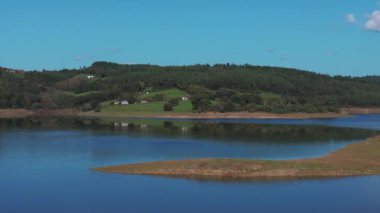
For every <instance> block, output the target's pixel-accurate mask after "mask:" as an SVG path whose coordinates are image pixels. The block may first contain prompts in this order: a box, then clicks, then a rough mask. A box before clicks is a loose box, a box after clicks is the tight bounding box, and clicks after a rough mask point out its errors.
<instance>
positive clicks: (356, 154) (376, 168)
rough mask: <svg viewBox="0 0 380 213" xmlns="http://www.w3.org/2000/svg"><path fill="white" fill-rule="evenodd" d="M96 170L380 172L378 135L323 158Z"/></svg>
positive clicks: (227, 175)
mask: <svg viewBox="0 0 380 213" xmlns="http://www.w3.org/2000/svg"><path fill="white" fill-rule="evenodd" d="M95 171H99V172H107V173H120V174H144V175H159V176H173V177H183V178H200V179H209V180H218V179H226V180H241V179H247V180H254V179H288V178H289V179H298V178H327V177H344V176H358V175H373V174H380V136H377V137H374V138H370V139H368V140H367V141H365V142H362V143H357V144H351V145H348V146H347V147H346V148H344V149H342V150H339V151H337V152H334V153H331V154H329V155H327V156H325V157H322V158H316V159H306V160H292V161H261V160H244V159H195V160H179V161H168V162H153V163H142V164H132V165H121V166H110V167H102V168H96V169H95Z"/></svg>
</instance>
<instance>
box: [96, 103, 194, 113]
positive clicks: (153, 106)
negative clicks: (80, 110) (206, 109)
mask: <svg viewBox="0 0 380 213" xmlns="http://www.w3.org/2000/svg"><path fill="white" fill-rule="evenodd" d="M111 103H112V102H111V101H108V102H103V103H102V104H101V113H112V114H119V115H140V114H161V113H191V112H192V107H193V106H192V105H191V102H190V101H180V102H179V104H178V106H175V107H174V108H173V111H170V112H165V111H164V104H165V103H166V102H164V101H160V102H151V103H147V104H130V105H113V104H111Z"/></svg>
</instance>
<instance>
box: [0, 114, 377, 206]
mask: <svg viewBox="0 0 380 213" xmlns="http://www.w3.org/2000/svg"><path fill="white" fill-rule="evenodd" d="M379 130H380V115H358V116H355V117H350V118H336V119H306V120H292V119H286V120H280V119H279V120H257V119H247V120H245V119H234V120H223V119H221V120H220V119H219V120H192V121H188V120H170V121H167V120H161V119H154V120H148V119H143V120H138V119H132V120H131V119H129V120H118V121H116V122H115V121H107V120H90V119H76V118H72V119H69V118H65V119H63V118H51V119H37V118H35V119H11V120H9V119H8V120H0V212H132V213H134V212H213V211H215V212H279V211H281V212H297V211H298V212H379V208H380V202H379V201H378V198H379V197H380V176H370V177H354V178H341V179H325V180H298V181H274V182H273V181H265V182H260V181H256V182H234V183H233V182H208V181H197V180H184V179H173V178H161V177H149V176H136V175H110V174H103V173H96V172H92V171H91V170H90V168H93V167H97V166H104V165H114V164H125V163H137V162H147V161H157V160H173V159H189V158H202V157H223V158H255V159H276V160H277V159H300V158H310V157H319V156H323V155H326V154H328V153H329V152H332V151H335V150H337V149H340V148H342V147H344V146H345V145H347V144H349V143H355V142H358V141H361V140H363V139H365V138H367V137H369V136H371V135H374V134H378V133H379Z"/></svg>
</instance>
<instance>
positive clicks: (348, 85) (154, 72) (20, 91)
mask: <svg viewBox="0 0 380 213" xmlns="http://www.w3.org/2000/svg"><path fill="white" fill-rule="evenodd" d="M170 88H176V89H178V90H181V91H184V92H186V94H188V97H189V101H190V102H191V104H192V107H193V110H194V111H197V112H206V111H218V112H232V111H249V112H255V111H266V112H274V113H286V112H336V111H338V110H339V108H341V107H372V106H380V77H379V76H366V77H349V76H329V75H324V74H317V73H313V72H307V71H301V70H296V69H288V68H279V67H264V66H252V65H248V64H247V65H235V64H216V65H192V66H155V65H120V64H115V63H108V62H96V63H94V64H92V65H91V66H90V67H85V68H81V69H75V70H60V71H27V72H24V71H20V70H11V69H7V68H0V108H26V109H62V108H79V109H82V110H83V111H90V110H95V111H100V110H102V109H101V103H103V102H106V101H112V100H128V102H129V103H130V104H134V103H140V101H141V94H144V93H147V92H154V91H160V90H165V89H170ZM148 101H163V98H162V97H160V96H153V97H150V99H149V100H148ZM178 101H179V100H178V99H177V100H175V99H171V100H168V101H167V103H166V104H165V106H164V107H165V111H170V110H171V109H172V107H173V106H175V105H176V104H178Z"/></svg>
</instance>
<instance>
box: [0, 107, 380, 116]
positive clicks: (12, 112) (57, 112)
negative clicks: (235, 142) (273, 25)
mask: <svg viewBox="0 0 380 213" xmlns="http://www.w3.org/2000/svg"><path fill="white" fill-rule="evenodd" d="M354 114H380V108H342V109H341V112H340V113H331V112H327V113H304V112H299V113H285V114H277V113H267V112H254V113H249V112H229V113H219V112H205V113H160V114H157V113H133V112H132V113H118V112H115V113H112V112H98V113H96V112H81V111H80V110H77V109H54V110H51V109H46V110H27V109H0V118H23V117H31V116H38V117H44V116H79V117H94V118H162V119H165V118H168V119H176V118H177V119H311V118H339V117H349V116H351V115H354Z"/></svg>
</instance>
